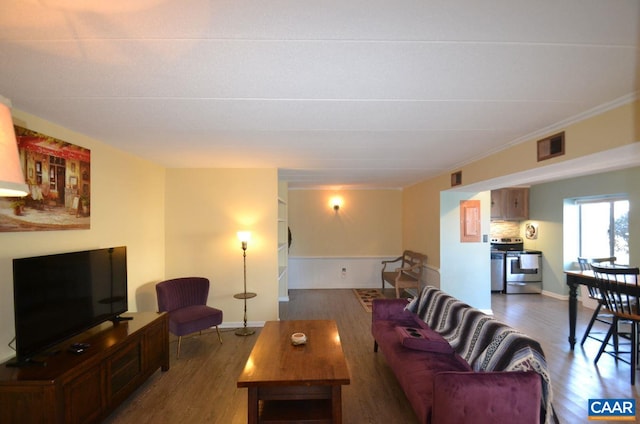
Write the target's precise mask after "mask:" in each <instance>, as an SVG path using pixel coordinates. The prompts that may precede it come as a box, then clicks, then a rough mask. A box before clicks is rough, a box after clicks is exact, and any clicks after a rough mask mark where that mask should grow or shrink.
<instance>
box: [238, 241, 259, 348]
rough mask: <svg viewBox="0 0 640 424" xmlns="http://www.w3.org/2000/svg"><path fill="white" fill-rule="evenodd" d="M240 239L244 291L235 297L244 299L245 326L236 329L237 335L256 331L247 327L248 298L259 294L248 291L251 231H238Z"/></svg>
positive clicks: (246, 334)
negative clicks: (248, 245)
mask: <svg viewBox="0 0 640 424" xmlns="http://www.w3.org/2000/svg"><path fill="white" fill-rule="evenodd" d="M238 239H239V240H240V241H241V242H242V263H243V266H244V291H243V292H242V293H238V294H234V295H233V297H235V298H236V299H242V300H244V326H243V327H242V328H238V329H237V330H236V336H250V335H252V334H253V333H255V332H256V331H255V330H253V329H251V328H247V299H251V298H252V297H256V296H257V295H256V294H255V293H247V242H248V241H249V240H250V239H251V233H250V232H249V231H238Z"/></svg>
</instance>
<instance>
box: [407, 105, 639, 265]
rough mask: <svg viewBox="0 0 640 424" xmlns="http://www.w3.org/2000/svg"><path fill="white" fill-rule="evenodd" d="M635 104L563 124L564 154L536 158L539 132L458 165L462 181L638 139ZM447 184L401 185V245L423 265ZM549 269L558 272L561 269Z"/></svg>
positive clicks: (435, 260)
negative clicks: (416, 254)
mask: <svg viewBox="0 0 640 424" xmlns="http://www.w3.org/2000/svg"><path fill="white" fill-rule="evenodd" d="M639 105H640V103H639V102H638V101H635V102H633V103H629V104H625V105H622V106H620V107H617V108H615V109H612V110H609V111H606V112H604V113H602V114H600V115H596V116H593V117H591V118H588V119H585V120H584V121H581V122H577V123H574V124H571V125H569V126H567V127H566V128H564V131H565V152H566V154H565V155H564V156H560V157H556V158H553V159H549V160H545V161H543V162H537V140H539V139H541V138H544V135H542V136H540V137H536V138H535V139H531V140H528V141H526V142H523V143H521V144H518V145H515V146H513V147H511V148H509V149H506V150H504V151H501V152H499V153H497V154H494V155H491V156H489V157H486V158H483V159H480V160H478V161H476V162H473V163H470V164H468V165H465V166H463V167H461V168H460V169H459V170H461V171H462V181H463V184H464V185H469V184H474V183H478V182H482V181H486V180H489V179H492V178H496V177H500V176H504V175H509V174H513V173H517V172H521V171H526V170H529V169H534V168H537V167H541V166H547V165H552V164H557V163H562V162H563V161H567V160H570V159H576V158H579V157H581V156H584V155H588V154H592V153H597V152H602V151H606V150H609V149H613V148H616V147H620V146H625V145H629V144H632V143H634V142H636V141H637V140H638V134H639V133H638V130H637V126H638V123H639V122H640V116H639ZM559 131H560V130H558V131H552V132H550V134H554V133H556V132H559ZM550 134H549V135H550ZM453 171H457V170H452V172H453ZM450 188H451V186H450V174H449V173H447V174H446V175H440V176H438V177H436V178H432V179H429V180H426V181H422V182H420V183H418V184H415V185H413V186H410V187H407V188H406V189H405V190H404V192H403V200H402V202H403V208H402V222H403V226H402V228H403V233H404V238H405V242H404V245H405V247H412V248H414V246H418V247H415V248H416V249H419V250H421V251H423V253H425V254H426V255H428V257H429V263H430V264H432V265H434V266H436V267H440V268H442V264H441V263H440V262H441V260H440V236H439V234H440V192H441V191H445V190H448V189H450ZM462 188H463V189H464V186H463V187H462ZM451 231H455V229H451ZM486 232H487V233H488V230H487V231H486ZM555 272H556V273H560V274H561V273H562V269H560V270H555Z"/></svg>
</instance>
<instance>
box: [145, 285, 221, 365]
mask: <svg viewBox="0 0 640 424" xmlns="http://www.w3.org/2000/svg"><path fill="white" fill-rule="evenodd" d="M156 293H157V295H158V309H159V311H160V312H165V311H166V312H167V313H168V314H169V331H171V333H173V334H175V335H176V336H178V356H177V357H178V358H180V344H181V342H182V336H184V335H187V334H191V333H195V332H196V331H202V330H205V329H207V328H211V327H214V326H215V327H216V331H217V332H218V340H220V343H222V337H221V336H220V329H219V328H218V325H219V324H222V311H221V310H220V309H216V308H212V307H210V306H207V296H208V295H209V280H208V279H206V278H202V277H184V278H174V279H172V280H166V281H162V282H160V283H158V284H156Z"/></svg>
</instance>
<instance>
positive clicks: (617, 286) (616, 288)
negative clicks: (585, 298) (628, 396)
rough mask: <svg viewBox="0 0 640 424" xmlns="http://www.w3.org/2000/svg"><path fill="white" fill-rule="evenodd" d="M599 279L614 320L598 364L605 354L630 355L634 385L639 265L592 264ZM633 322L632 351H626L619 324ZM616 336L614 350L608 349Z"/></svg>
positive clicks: (605, 305)
mask: <svg viewBox="0 0 640 424" xmlns="http://www.w3.org/2000/svg"><path fill="white" fill-rule="evenodd" d="M591 269H592V270H593V274H594V276H595V278H596V282H597V285H598V289H599V290H600V295H601V296H602V299H603V301H604V308H605V309H606V310H607V311H609V312H611V313H612V314H613V322H612V324H611V326H610V327H609V331H608V332H607V335H606V337H605V339H604V341H603V343H602V346H601V347H600V351H599V352H598V355H597V356H596V359H595V361H594V363H596V364H597V363H598V360H599V359H600V356H601V355H602V354H603V353H609V354H611V355H612V356H614V357H615V358H616V360H618V359H619V360H621V361H623V362H627V360H626V359H625V357H624V356H623V355H625V354H629V355H630V359H629V361H628V362H627V363H628V364H629V365H630V366H631V384H632V385H633V384H635V382H636V367H637V365H638V323H640V311H639V310H638V306H639V301H638V300H639V299H640V286H638V274H640V270H639V269H638V268H637V267H623V266H615V267H614V266H609V267H603V266H598V265H593V264H592V265H591ZM620 322H626V323H629V325H630V327H631V330H630V334H629V338H630V341H631V342H630V346H629V351H628V352H623V351H621V350H620V348H619V346H618V324H619V323H620ZM611 337H613V338H614V346H615V347H614V350H613V351H607V350H606V347H607V344H608V342H609V339H610V338H611Z"/></svg>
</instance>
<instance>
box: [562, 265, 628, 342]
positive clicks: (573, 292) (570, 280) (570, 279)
mask: <svg viewBox="0 0 640 424" xmlns="http://www.w3.org/2000/svg"><path fill="white" fill-rule="evenodd" d="M564 273H565V276H566V281H567V286H569V346H570V347H571V350H573V349H574V347H575V344H576V321H577V316H578V287H580V286H587V287H597V280H596V277H595V275H594V272H593V271H592V270H585V271H580V270H566V271H564ZM626 294H627V295H630V296H636V297H640V286H638V285H631V284H630V285H629V287H628V290H626Z"/></svg>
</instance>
